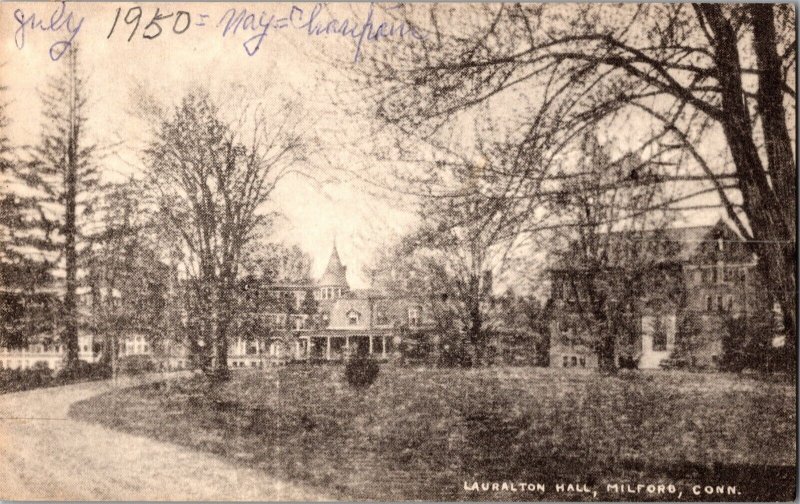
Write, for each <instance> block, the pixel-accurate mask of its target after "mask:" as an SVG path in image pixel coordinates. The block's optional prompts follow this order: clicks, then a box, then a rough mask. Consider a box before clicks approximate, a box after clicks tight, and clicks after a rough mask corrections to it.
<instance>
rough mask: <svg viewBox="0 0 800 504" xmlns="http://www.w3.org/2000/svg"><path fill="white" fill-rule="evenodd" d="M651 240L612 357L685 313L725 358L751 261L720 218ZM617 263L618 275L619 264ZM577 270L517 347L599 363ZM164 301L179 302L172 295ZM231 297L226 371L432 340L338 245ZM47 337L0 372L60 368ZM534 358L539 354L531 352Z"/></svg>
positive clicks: (166, 349)
mask: <svg viewBox="0 0 800 504" xmlns="http://www.w3.org/2000/svg"><path fill="white" fill-rule="evenodd" d="M617 238H618V239H620V240H623V241H624V240H628V239H630V238H631V237H630V236H622V235H621V236H619V237H617ZM640 238H641V237H640ZM659 240H663V241H664V243H665V245H666V246H665V248H664V250H663V257H661V258H660V259H658V260H657V261H656V264H654V266H655V268H654V269H655V270H657V275H655V276H653V277H652V278H650V279H647V278H642V279H640V280H639V282H641V283H643V284H645V285H643V286H640V288H639V289H638V291H637V292H639V291H640V292H639V294H637V297H636V299H634V300H633V301H632V303H630V305H629V308H627V310H629V311H630V313H628V314H627V315H630V317H629V318H630V322H631V324H629V325H630V326H631V327H632V330H631V331H629V333H630V334H628V335H627V336H626V337H618V338H616V345H617V348H616V349H615V355H616V356H617V359H618V364H620V365H622V362H621V360H619V359H627V361H626V362H628V365H630V363H631V362H632V363H635V364H634V365H635V366H637V367H639V368H642V369H652V368H658V367H661V366H662V364H664V363H665V361H666V360H667V359H670V358H672V357H674V356H675V355H676V351H677V349H678V343H679V340H681V337H680V336H681V335H680V333H681V331H685V330H686V321H687V320H689V319H691V321H692V322H693V324H694V326H695V328H694V332H695V333H696V334H693V335H692V336H691V339H692V348H691V352H692V357H691V358H692V360H693V365H700V366H708V367H714V366H715V365H716V364H718V363H719V360H720V358H721V355H722V351H723V349H722V335H723V333H724V332H725V330H726V328H725V322H726V320H728V319H731V318H736V317H741V316H746V315H748V314H752V313H755V312H757V311H760V312H764V311H768V307H767V306H766V305H765V302H764V300H763V299H762V298H763V296H760V295H759V294H760V291H762V290H763V289H761V288H760V286H759V284H758V274H757V272H756V271H755V268H756V262H757V261H756V257H755V255H754V254H753V253H752V251H751V250H750V249H749V247H748V246H747V243H745V242H744V241H743V240H742V239H741V238H740V237H739V236H738V234H736V233H735V232H734V231H733V230H732V229H731V228H730V227H729V226H728V225H727V224H726V223H725V222H724V221H722V220H720V221H719V222H717V223H716V224H715V225H713V226H701V227H693V228H682V229H670V230H666V231H665V235H664V236H661V237H660V238H659ZM669 247H671V248H670V249H669V250H667V249H668V248H669ZM613 267H614V268H618V269H619V270H620V271H623V270H624V268H625V265H616V266H613ZM583 268H584V266H582V265H580V264H576V263H575V261H574V260H572V261H569V262H567V261H564V262H562V263H559V264H556V265H555V267H553V268H552V269H551V271H550V273H551V299H550V302H549V303H548V306H549V313H548V315H547V316H548V320H549V331H548V332H549V343H548V344H547V345H544V346H542V347H539V346H536V345H538V344H537V343H536V342H535V341H533V340H530V339H529V340H525V341H524V342H523V343H522V344H523V345H527V346H530V347H533V346H536V349H535V351H536V352H539V353H540V354H542V355H543V356H544V355H547V353H548V352H549V363H550V366H555V367H567V368H571V367H578V368H580V367H586V368H592V367H597V365H598V354H597V328H596V327H593V325H592V321H591V318H590V317H589V318H588V320H587V316H586V301H587V296H586V291H585V287H586V286H585V285H582V281H583V280H585V278H586V277H587V272H586V271H585V270H584V269H583ZM170 296H171V297H180V295H179V294H175V293H174V292H173V293H172V294H170ZM238 297H239V298H240V299H238V300H237V302H239V303H240V305H239V314H240V315H241V316H240V317H239V320H238V322H237V325H236V326H235V327H233V328H232V330H231V335H232V340H231V342H230V344H229V351H228V363H229V366H230V367H231V368H260V367H265V366H267V365H272V364H282V363H286V362H289V361H339V360H344V359H347V358H348V357H350V356H352V355H355V354H360V355H368V356H371V357H372V358H375V359H381V360H392V359H394V358H397V357H399V356H400V346H401V343H403V342H404V341H405V342H413V340H415V337H416V336H419V335H426V334H427V335H431V334H434V338H433V340H436V341H438V339H437V338H436V337H435V333H436V331H434V329H435V327H436V324H435V320H434V319H433V317H432V314H431V311H430V308H429V307H426V304H425V303H423V302H420V301H419V300H415V299H413V298H410V297H400V296H393V295H391V294H389V293H387V292H385V291H384V290H382V289H378V288H369V289H351V288H350V284H349V282H348V279H347V268H346V266H345V265H344V264H342V261H341V259H340V257H339V253H338V251H337V249H336V245H335V244H334V246H333V250H332V253H331V256H330V259H329V261H328V264H327V267H326V269H325V272H324V273H323V274H322V276H321V277H320V278H319V279H318V280H317V281H309V282H303V283H293V284H274V283H265V282H263V281H262V280H258V279H250V280H243V281H242V284H241V292H240V295H239V296H238ZM88 316H89V315H85V316H84V318H86V317H88ZM182 317H183V320H184V323H185V324H186V323H187V322H189V317H190V316H189V314H188V312H186V310H183V313H182ZM495 332H496V333H497V331H495ZM500 332H502V331H500ZM512 332H513V330H512ZM409 336H412V337H411V338H409ZM511 336H513V334H512V335H511ZM98 339H99V338H98ZM175 339H176V338H161V340H162V341H159V342H149V341H148V339H147V338H146V337H145V336H144V334H136V333H128V334H127V335H126V336H125V339H124V341H122V342H121V344H120V357H121V358H125V357H127V356H133V355H144V356H150V357H151V358H152V359H153V360H154V361H155V362H156V364H157V365H158V366H159V367H161V368H164V369H184V368H188V367H192V366H194V365H195V364H194V360H193V358H192V355H191V351H190V350H189V347H188V343H186V344H182V343H180V342H176V341H175ZM512 339H513V338H512ZM534 339H535V338H534ZM48 341H49V342H50V343H48ZM52 341H57V338H55V337H49V338H44V339H43V340H37V339H36V338H34V339H33V340H32V341H31V342H30V344H29V345H28V346H27V347H25V348H20V349H10V348H0V367H2V368H30V367H33V366H34V365H37V364H38V365H40V366H41V365H46V366H47V367H49V368H51V369H58V368H59V367H60V366H61V365H62V362H63V358H64V348H63V347H62V345H60V344H57V343H55V344H54V343H52ZM94 343H96V342H95V341H93V338H92V335H91V331H89V330H86V329H84V330H82V331H81V336H80V341H79V349H80V359H81V360H84V361H87V362H96V361H98V360H99V359H100V351H101V348H100V345H98V344H94ZM154 345H156V346H155V347H154ZM537 362H542V361H541V360H540V359H538V358H537Z"/></svg>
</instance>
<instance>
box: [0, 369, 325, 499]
mask: <svg viewBox="0 0 800 504" xmlns="http://www.w3.org/2000/svg"><path fill="white" fill-rule="evenodd" d="M132 383H133V382H130V381H129V382H128V384H132ZM118 386H119V385H118ZM111 387H112V385H111V384H110V383H109V382H94V383H82V384H77V385H69V386H66V387H56V388H49V389H39V390H33V391H28V392H19V393H14V394H6V395H0V500H84V501H89V500H123V501H148V500H173V501H175V500H178V501H186V500H215V501H220V500H234V501H252V500H258V501H274V500H279V501H287V500H301V501H308V500H330V499H328V498H326V497H324V496H322V495H318V494H315V493H313V492H311V491H308V490H306V489H303V488H300V487H298V486H297V485H294V484H290V483H285V482H281V481H277V480H275V479H273V478H271V477H269V476H268V475H266V474H264V473H261V472H258V471H255V470H252V469H247V468H243V467H238V466H235V465H233V464H230V463H229V462H226V461H225V460H223V459H221V458H219V457H215V456H214V455H210V454H206V453H200V452H196V451H193V450H190V449H187V448H183V447H180V446H176V445H171V444H167V443H162V442H159V441H154V440H152V439H148V438H144V437H139V436H134V435H131V434H125V433H120V432H115V431H112V430H109V429H106V428H104V427H100V426H96V425H89V424H85V423H81V422H78V421H75V420H72V419H70V418H67V411H68V410H69V406H70V405H71V404H72V403H74V402H76V401H80V400H83V399H87V398H89V397H92V396H93V395H96V394H100V393H102V392H104V391H106V390H109V389H110V388H111Z"/></svg>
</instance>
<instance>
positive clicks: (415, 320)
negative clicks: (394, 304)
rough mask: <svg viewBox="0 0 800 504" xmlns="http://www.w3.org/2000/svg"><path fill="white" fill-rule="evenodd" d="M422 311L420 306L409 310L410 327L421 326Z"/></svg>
mask: <svg viewBox="0 0 800 504" xmlns="http://www.w3.org/2000/svg"><path fill="white" fill-rule="evenodd" d="M421 312H422V310H421V309H420V307H419V306H413V307H411V308H409V309H408V325H409V326H410V327H417V326H419V324H420V314H421Z"/></svg>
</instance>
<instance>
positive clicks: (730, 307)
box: [728, 296, 733, 312]
mask: <svg viewBox="0 0 800 504" xmlns="http://www.w3.org/2000/svg"><path fill="white" fill-rule="evenodd" d="M728 311H729V312H730V311H733V296H728Z"/></svg>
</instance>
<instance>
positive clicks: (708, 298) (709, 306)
mask: <svg viewBox="0 0 800 504" xmlns="http://www.w3.org/2000/svg"><path fill="white" fill-rule="evenodd" d="M713 309H714V302H713V301H712V300H711V296H706V311H711V310H713Z"/></svg>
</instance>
